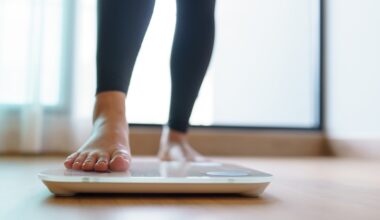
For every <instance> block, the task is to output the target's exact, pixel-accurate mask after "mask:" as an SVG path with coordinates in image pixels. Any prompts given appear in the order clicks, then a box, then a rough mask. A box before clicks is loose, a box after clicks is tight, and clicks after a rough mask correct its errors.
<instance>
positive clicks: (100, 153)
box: [64, 92, 131, 172]
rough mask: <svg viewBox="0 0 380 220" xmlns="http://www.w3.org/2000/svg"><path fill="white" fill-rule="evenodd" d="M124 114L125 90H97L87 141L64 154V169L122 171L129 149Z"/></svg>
mask: <svg viewBox="0 0 380 220" xmlns="http://www.w3.org/2000/svg"><path fill="white" fill-rule="evenodd" d="M128 133H129V132H128V123H127V121H126V117H125V94H124V93H122V92H101V93H99V94H98V95H97V96H96V103H95V107H94V117H93V130H92V134H91V136H90V137H89V138H88V139H87V141H86V142H85V143H84V144H83V145H82V146H81V147H80V148H79V149H78V150H77V151H76V152H75V153H73V154H71V155H70V156H68V157H67V158H66V160H65V162H64V165H65V167H66V168H68V169H74V170H84V171H98V172H104V171H108V170H111V171H126V170H128V168H129V167H130V163H131V153H130V147H129V139H128Z"/></svg>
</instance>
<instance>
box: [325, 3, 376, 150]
mask: <svg viewBox="0 0 380 220" xmlns="http://www.w3.org/2000/svg"><path fill="white" fill-rule="evenodd" d="M326 3H327V4H326V6H327V25H328V27H327V51H326V52H327V53H326V54H327V76H326V77H327V89H328V91H327V118H326V119H327V120H326V125H327V133H328V135H329V136H330V137H331V138H333V139H378V140H380V13H379V11H380V1H378V0H332V1H326ZM377 146H378V145H377Z"/></svg>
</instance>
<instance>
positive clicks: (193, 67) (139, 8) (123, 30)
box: [96, 0, 215, 132]
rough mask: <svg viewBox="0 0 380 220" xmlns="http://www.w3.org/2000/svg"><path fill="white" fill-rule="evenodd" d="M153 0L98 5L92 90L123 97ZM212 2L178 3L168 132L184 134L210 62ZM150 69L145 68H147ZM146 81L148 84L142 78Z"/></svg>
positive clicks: (110, 0) (107, 0)
mask: <svg viewBox="0 0 380 220" xmlns="http://www.w3.org/2000/svg"><path fill="white" fill-rule="evenodd" d="M154 2H155V1H154V0H98V41H97V90H96V93H97V94H98V93H100V92H103V91H122V92H124V93H127V91H128V86H129V82H130V79H131V75H132V71H133V67H134V64H135V61H136V57H137V54H138V52H139V50H140V46H141V43H142V41H143V38H144V35H145V32H146V30H147V27H148V25H149V22H150V18H151V16H152V13H153V8H154ZM214 8H215V0H177V23H176V29H175V35H174V42H173V46H172V54H171V60H170V69H171V83H172V89H171V103H170V114H169V122H168V124H169V127H170V128H171V129H174V130H177V131H181V132H186V131H187V129H188V126H189V118H190V115H191V112H192V109H193V106H194V102H195V100H196V98H197V96H198V92H199V89H200V87H201V84H202V81H203V78H204V76H205V73H206V71H207V67H208V65H209V62H210V58H211V54H212V50H213V45H214V35H215V24H214ZM147 65H149V64H147ZM147 80H148V79H147Z"/></svg>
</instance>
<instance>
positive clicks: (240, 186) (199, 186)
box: [38, 160, 272, 196]
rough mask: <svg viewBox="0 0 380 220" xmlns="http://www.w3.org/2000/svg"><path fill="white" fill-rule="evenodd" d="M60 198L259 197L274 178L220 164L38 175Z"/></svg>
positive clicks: (150, 164)
mask: <svg viewBox="0 0 380 220" xmlns="http://www.w3.org/2000/svg"><path fill="white" fill-rule="evenodd" d="M38 176H39V178H40V179H41V180H42V181H43V183H44V184H45V185H46V186H47V188H48V189H49V190H50V191H51V192H52V193H54V194H55V195H57V196H72V195H75V194H77V193H181V194H182V193H183V194H186V193H195V194H204V193H207V194H216V193H223V194H230V193H234V194H247V195H250V196H258V195H260V194H261V193H262V192H263V191H264V190H265V188H266V187H267V186H268V184H269V183H270V182H271V180H272V175H271V174H268V173H264V172H261V171H258V170H254V169H250V168H246V167H241V166H237V165H232V164H225V163H218V162H161V161H144V160H142V161H138V160H136V161H133V162H132V164H131V167H130V169H129V171H127V172H104V173H98V172H87V171H78V170H70V169H52V170H46V171H43V172H41V173H39V174H38Z"/></svg>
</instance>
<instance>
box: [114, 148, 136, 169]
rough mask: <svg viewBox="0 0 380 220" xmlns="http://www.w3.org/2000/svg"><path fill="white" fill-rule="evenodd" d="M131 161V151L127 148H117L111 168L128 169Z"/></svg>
mask: <svg viewBox="0 0 380 220" xmlns="http://www.w3.org/2000/svg"><path fill="white" fill-rule="evenodd" d="M130 163H131V156H130V153H129V152H128V151H126V150H116V151H115V152H114V153H113V154H112V159H111V161H110V169H111V170H112V171H126V170H128V168H129V165H130Z"/></svg>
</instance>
